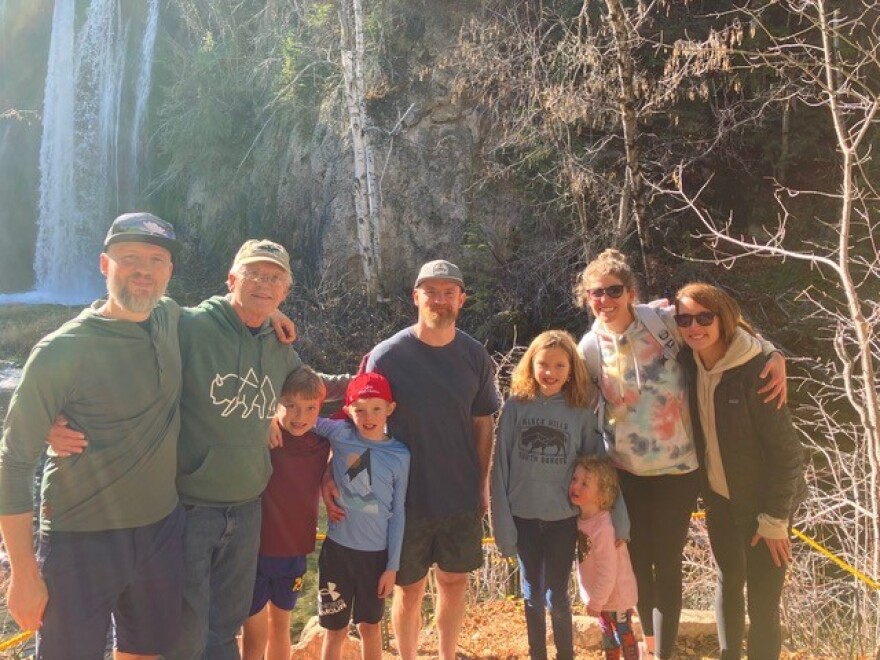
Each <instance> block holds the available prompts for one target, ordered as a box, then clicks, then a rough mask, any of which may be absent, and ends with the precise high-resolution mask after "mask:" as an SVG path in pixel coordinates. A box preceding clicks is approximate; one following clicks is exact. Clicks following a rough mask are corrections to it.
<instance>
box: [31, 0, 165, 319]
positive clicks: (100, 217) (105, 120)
mask: <svg viewBox="0 0 880 660" xmlns="http://www.w3.org/2000/svg"><path fill="white" fill-rule="evenodd" d="M75 4H76V3H75V2H74V1H73V0H56V2H55V10H54V14H53V17H52V35H51V40H50V46H49V66H48V72H47V75H46V90H45V100H44V104H43V134H42V142H41V145H40V202H39V220H38V231H37V246H36V258H35V264H34V271H35V274H36V280H37V292H36V293H37V294H38V295H37V297H38V298H39V299H44V300H45V299H52V300H55V301H58V302H67V301H71V302H82V301H85V300H90V299H92V298H94V297H96V296H97V295H100V294H101V292H102V290H103V281H102V279H101V276H100V273H99V272H98V254H99V252H100V251H101V245H102V240H103V236H104V233H105V232H106V231H107V227H108V226H109V225H110V221H111V220H112V219H113V217H114V216H115V215H117V214H118V213H120V212H125V211H130V210H135V208H136V207H135V204H136V203H137V201H138V197H137V193H138V192H139V191H138V184H139V181H138V167H137V159H138V152H139V145H140V140H141V135H140V134H141V131H142V129H143V122H144V115H145V111H146V103H147V100H148V97H149V87H150V81H151V71H152V56H153V49H154V44H155V39H156V31H157V24H158V0H150V3H149V7H148V9H147V20H146V24H145V27H144V33H143V38H142V40H141V46H140V50H139V52H138V53H137V54H136V55H132V56H131V57H136V58H137V63H138V67H137V69H138V76H137V81H136V83H128V84H126V80H125V73H126V60H127V50H128V49H127V44H128V37H129V32H130V29H131V20H130V19H127V20H126V19H124V17H123V11H122V6H121V5H122V4H123V3H121V0H92V1H91V3H90V4H89V6H88V9H87V11H86V13H85V17H84V18H83V19H82V25H81V26H80V27H79V28H78V29H77V27H76V18H77V17H76V11H75ZM135 85H136V86H135ZM129 125H130V127H131V133H130V138H129V139H127V140H126V139H123V140H120V135H123V134H124V133H123V130H124V129H123V126H129Z"/></svg>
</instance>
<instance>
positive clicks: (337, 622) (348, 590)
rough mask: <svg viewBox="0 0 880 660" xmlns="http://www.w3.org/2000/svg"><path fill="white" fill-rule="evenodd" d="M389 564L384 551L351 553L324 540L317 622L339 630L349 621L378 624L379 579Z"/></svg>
mask: <svg viewBox="0 0 880 660" xmlns="http://www.w3.org/2000/svg"><path fill="white" fill-rule="evenodd" d="M387 565H388V551H387V550H376V551H371V550H353V549H352V548H346V547H345V546H344V545H339V544H338V543H335V542H333V541H331V540H330V539H326V540H325V541H324V544H323V545H322V546H321V554H320V556H319V557H318V622H319V623H320V624H321V627H323V628H326V629H327V630H342V629H343V628H345V627H346V626H347V625H348V622H349V620H351V621H354V622H355V623H379V622H380V621H381V620H382V615H383V614H385V599H384V598H379V578H380V577H382V573H384V572H385V567H386V566H387Z"/></svg>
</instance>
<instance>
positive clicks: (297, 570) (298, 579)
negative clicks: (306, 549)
mask: <svg viewBox="0 0 880 660" xmlns="http://www.w3.org/2000/svg"><path fill="white" fill-rule="evenodd" d="M305 574H306V556H305V555H297V556H296V557H266V556H264V555H260V556H259V557H257V579H256V581H255V582H254V599H253V601H251V611H250V613H249V614H248V616H253V615H254V614H256V613H257V612H259V611H260V610H262V609H263V608H264V607H266V603H268V602H269V601H272V604H273V605H274V606H275V607H277V608H278V609H281V610H287V611H288V612H289V611H290V610H292V609H293V608H294V607H296V601H297V600H298V599H299V595H300V593H301V592H302V588H303V575H305Z"/></svg>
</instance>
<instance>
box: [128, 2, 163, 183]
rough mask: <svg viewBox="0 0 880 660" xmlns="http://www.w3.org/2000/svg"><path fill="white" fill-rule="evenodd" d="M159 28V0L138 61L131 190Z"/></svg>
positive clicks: (152, 7)
mask: <svg viewBox="0 0 880 660" xmlns="http://www.w3.org/2000/svg"><path fill="white" fill-rule="evenodd" d="M158 26H159V0H150V7H149V10H148V14H147V28H146V29H145V30H144V38H143V41H142V42H141V55H140V59H139V60H138V62H139V65H140V70H139V71H138V79H137V87H136V88H135V105H134V119H133V120H132V122H131V151H130V157H129V161H130V169H129V177H130V181H131V190H133V191H135V192H139V191H138V189H137V185H138V181H137V172H138V170H139V167H138V155H139V152H140V142H141V131H142V129H143V123H144V112H145V111H146V109H147V99H149V97H150V82H151V78H152V75H153V49H154V48H155V46H156V31H157V28H158Z"/></svg>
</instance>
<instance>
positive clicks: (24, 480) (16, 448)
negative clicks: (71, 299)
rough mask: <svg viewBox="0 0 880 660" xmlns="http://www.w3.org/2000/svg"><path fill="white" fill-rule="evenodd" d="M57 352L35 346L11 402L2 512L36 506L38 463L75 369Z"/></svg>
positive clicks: (0, 457) (1, 450) (0, 490)
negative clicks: (58, 361)
mask: <svg viewBox="0 0 880 660" xmlns="http://www.w3.org/2000/svg"><path fill="white" fill-rule="evenodd" d="M56 354H57V351H54V350H53V349H52V348H51V347H46V346H42V347H40V346H38V347H37V348H35V349H34V351H33V352H32V353H31V355H30V357H29V358H28V361H27V364H26V365H25V367H24V370H23V372H22V376H21V382H20V383H19V386H18V388H17V389H16V390H15V393H14V394H13V395H12V400H11V401H10V403H9V412H8V414H7V416H6V421H5V422H4V428H3V439H2V441H0V515H14V514H19V513H27V512H29V511H32V510H33V508H34V486H33V484H34V476H35V474H36V469H37V463H38V462H39V460H40V455H41V454H42V453H43V449H44V448H45V447H46V437H47V435H48V433H49V428H50V427H51V426H52V424H53V423H54V421H55V417H56V416H57V415H58V413H60V412H61V411H62V410H63V408H64V405H65V402H66V401H67V396H68V394H69V392H68V387H67V383H66V380H65V378H64V375H65V374H69V373H74V372H75V369H71V368H68V367H65V368H63V369H61V368H59V365H58V364H56V363H55V360H54V357H53V356H55V355H56ZM62 359H63V358H62ZM70 421H71V422H73V423H75V421H76V420H70ZM68 460H75V459H74V458H71V459H68Z"/></svg>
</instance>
